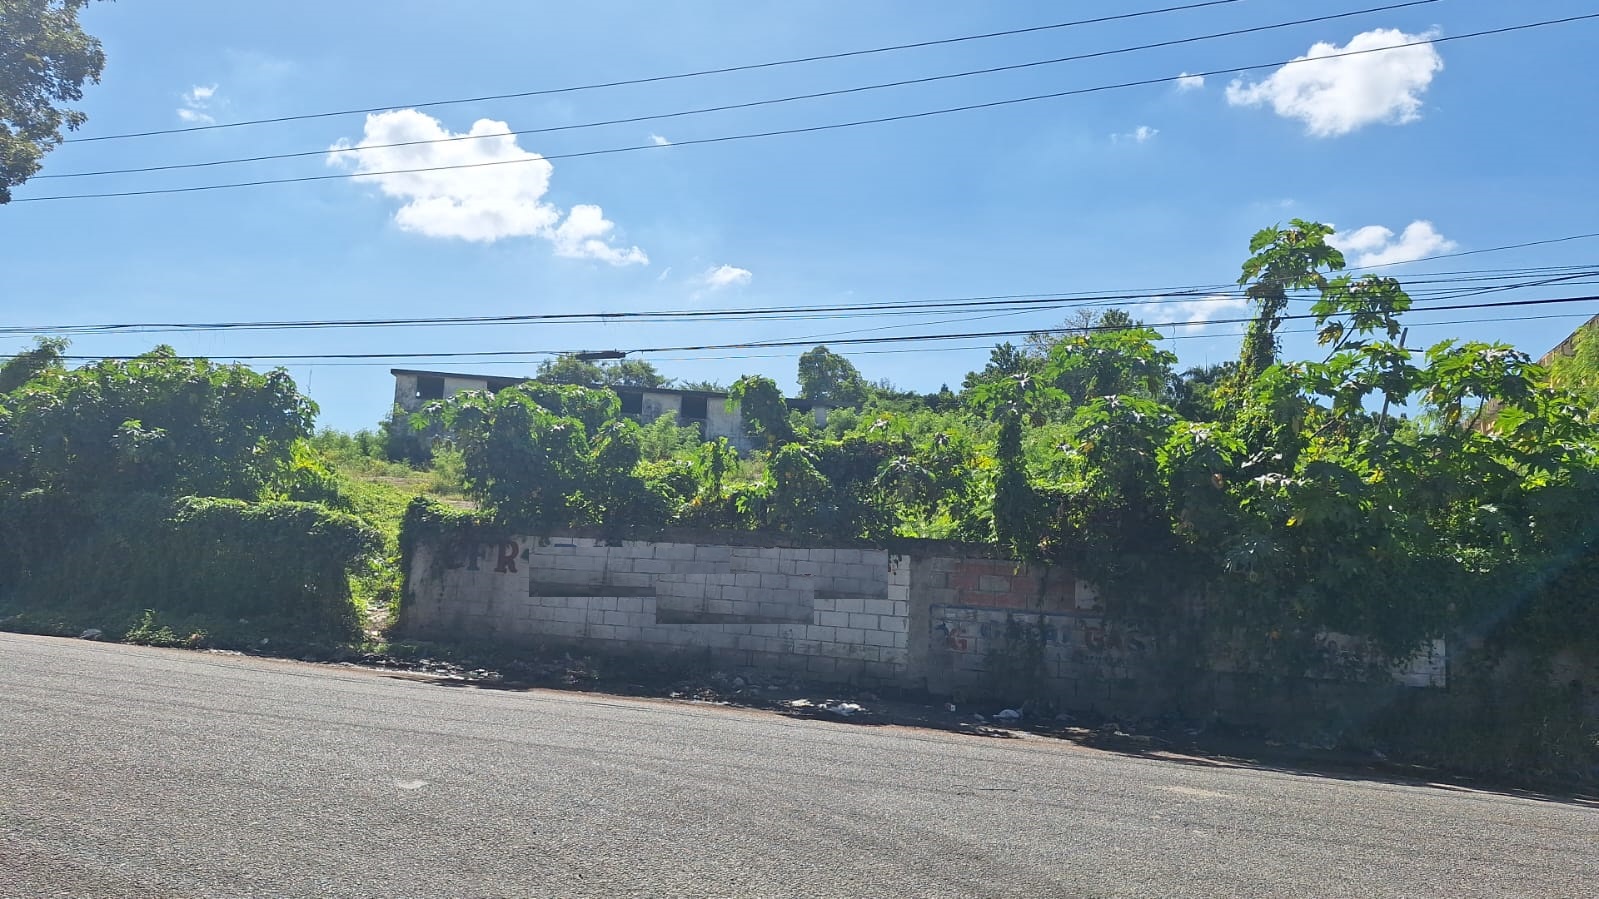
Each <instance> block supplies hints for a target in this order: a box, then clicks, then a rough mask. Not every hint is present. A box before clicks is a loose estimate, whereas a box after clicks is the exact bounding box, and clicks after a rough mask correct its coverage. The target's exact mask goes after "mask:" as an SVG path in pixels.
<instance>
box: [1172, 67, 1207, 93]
mask: <svg viewBox="0 0 1599 899" xmlns="http://www.w3.org/2000/svg"><path fill="white" fill-rule="evenodd" d="M1204 86H1205V76H1204V75H1190V74H1188V73H1187V72H1184V73H1182V74H1181V75H1178V76H1177V89H1178V90H1179V91H1183V92H1187V91H1197V90H1199V89H1200V88H1202V87H1204Z"/></svg>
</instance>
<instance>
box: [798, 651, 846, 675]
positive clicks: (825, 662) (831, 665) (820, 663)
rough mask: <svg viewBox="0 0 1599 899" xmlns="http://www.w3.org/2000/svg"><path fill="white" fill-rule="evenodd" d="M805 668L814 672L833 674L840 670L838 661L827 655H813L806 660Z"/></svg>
mask: <svg viewBox="0 0 1599 899" xmlns="http://www.w3.org/2000/svg"><path fill="white" fill-rule="evenodd" d="M805 670H806V671H809V672H810V673H812V674H833V673H835V672H836V671H838V661H837V660H836V659H832V658H828V657H827V656H825V655H815V656H811V657H810V658H809V659H806V660H805Z"/></svg>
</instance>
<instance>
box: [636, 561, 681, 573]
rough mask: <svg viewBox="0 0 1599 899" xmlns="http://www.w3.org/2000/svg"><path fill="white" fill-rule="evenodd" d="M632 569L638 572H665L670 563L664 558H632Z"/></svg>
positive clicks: (670, 568)
mask: <svg viewBox="0 0 1599 899" xmlns="http://www.w3.org/2000/svg"><path fill="white" fill-rule="evenodd" d="M633 570H634V571H635V572H637V573H639V574H666V573H667V572H670V571H671V570H672V563H671V562H669V561H666V560H664V559H634V560H633Z"/></svg>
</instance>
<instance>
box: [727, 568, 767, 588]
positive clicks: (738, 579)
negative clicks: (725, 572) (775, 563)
mask: <svg viewBox="0 0 1599 899" xmlns="http://www.w3.org/2000/svg"><path fill="white" fill-rule="evenodd" d="M733 583H734V584H736V585H738V586H740V587H746V588H748V587H755V588H759V587H760V586H761V575H760V573H759V572H755V571H736V572H734V573H733Z"/></svg>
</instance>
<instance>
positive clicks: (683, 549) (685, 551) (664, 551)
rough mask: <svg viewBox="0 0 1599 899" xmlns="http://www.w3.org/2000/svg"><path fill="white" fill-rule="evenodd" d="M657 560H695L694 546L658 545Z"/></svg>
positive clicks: (689, 544)
mask: <svg viewBox="0 0 1599 899" xmlns="http://www.w3.org/2000/svg"><path fill="white" fill-rule="evenodd" d="M655 558H657V559H666V560H668V561H684V560H689V559H693V558H694V544H692V543H657V544H655Z"/></svg>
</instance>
